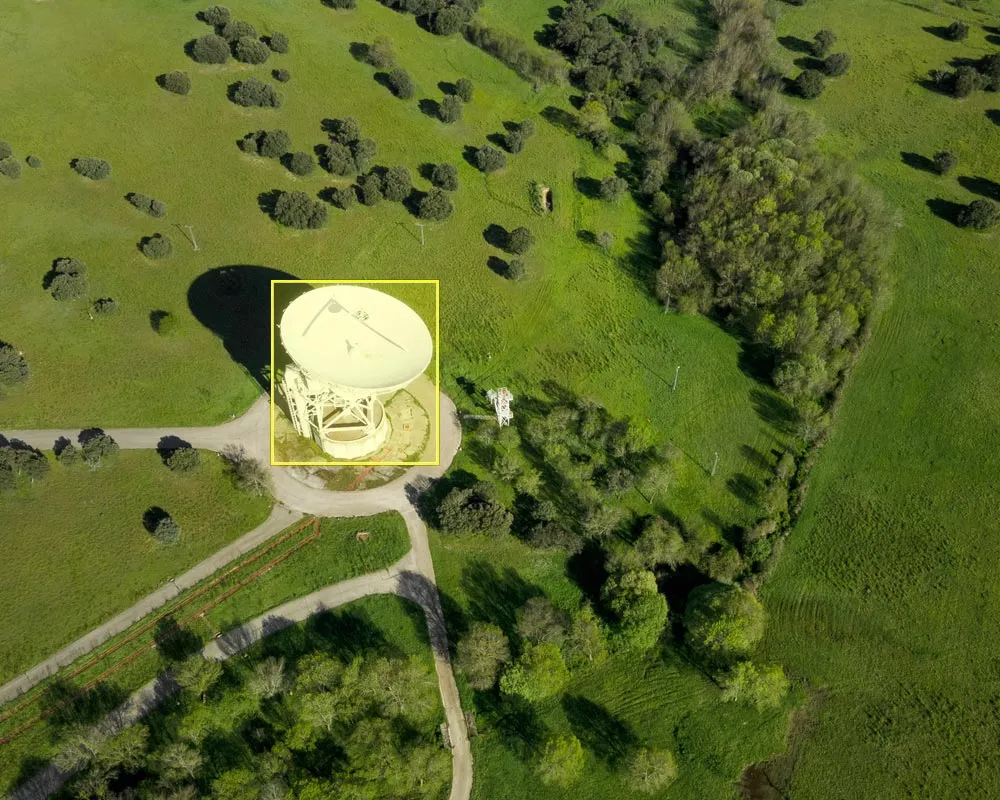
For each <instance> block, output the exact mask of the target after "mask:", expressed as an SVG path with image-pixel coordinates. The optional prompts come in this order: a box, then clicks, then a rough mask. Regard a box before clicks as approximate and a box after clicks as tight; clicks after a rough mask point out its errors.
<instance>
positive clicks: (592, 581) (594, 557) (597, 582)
mask: <svg viewBox="0 0 1000 800" xmlns="http://www.w3.org/2000/svg"><path fill="white" fill-rule="evenodd" d="M605 563H606V559H605V558H604V550H602V549H601V547H600V545H598V544H597V543H596V542H593V541H587V542H585V543H584V545H583V548H582V549H581V550H580V552H579V553H574V554H573V555H572V556H570V558H569V560H567V561H566V574H567V575H568V576H569V578H570V580H572V581H573V583H575V584H576V585H577V586H579V587H580V589H581V591H582V592H583V593H584V594H585V595H586V596H587V599H588V600H590V602H591V603H592V604H593V605H594V607H595V608H599V607H600V600H601V587H602V586H604V583H605V581H607V579H608V570H607V567H606V566H605Z"/></svg>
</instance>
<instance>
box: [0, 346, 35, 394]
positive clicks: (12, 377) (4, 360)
mask: <svg viewBox="0 0 1000 800" xmlns="http://www.w3.org/2000/svg"><path fill="white" fill-rule="evenodd" d="M28 374H29V370H28V362H27V361H26V360H25V358H24V355H23V354H22V353H19V352H18V351H17V349H16V348H14V347H13V346H12V345H9V344H7V343H6V342H0V383H2V384H5V385H7V386H12V385H14V384H15V383H24V382H25V381H26V380H28Z"/></svg>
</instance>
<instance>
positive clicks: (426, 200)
mask: <svg viewBox="0 0 1000 800" xmlns="http://www.w3.org/2000/svg"><path fill="white" fill-rule="evenodd" d="M454 210H455V209H454V206H453V205H452V203H451V198H450V197H448V193H447V192H445V191H444V190H443V189H438V188H434V189H431V190H430V191H429V192H428V193H427V194H425V195H424V196H423V197H421V198H420V202H419V203H418V204H417V216H419V217H420V218H421V219H430V220H445V219H448V217H450V216H451V214H452V212H453V211H454Z"/></svg>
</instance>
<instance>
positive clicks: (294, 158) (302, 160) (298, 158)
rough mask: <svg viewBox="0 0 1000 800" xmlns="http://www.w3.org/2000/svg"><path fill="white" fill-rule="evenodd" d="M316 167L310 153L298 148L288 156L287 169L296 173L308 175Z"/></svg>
mask: <svg viewBox="0 0 1000 800" xmlns="http://www.w3.org/2000/svg"><path fill="white" fill-rule="evenodd" d="M314 169H316V159H315V158H313V155H312V153H307V152H305V151H304V150H299V151H297V152H295V153H292V154H291V155H290V156H289V157H288V170H289V172H293V173H294V174H296V175H308V174H309V173H310V172H312V171H313V170H314Z"/></svg>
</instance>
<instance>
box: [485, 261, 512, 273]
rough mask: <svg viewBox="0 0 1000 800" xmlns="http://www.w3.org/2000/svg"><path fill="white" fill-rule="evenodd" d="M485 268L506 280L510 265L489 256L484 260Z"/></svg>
mask: <svg viewBox="0 0 1000 800" xmlns="http://www.w3.org/2000/svg"><path fill="white" fill-rule="evenodd" d="M486 266H487V267H489V268H490V270H491V271H492V272H494V273H496V274H497V275H499V276H500V277H501V278H506V277H507V274H508V273H509V272H510V264H508V263H507V262H506V261H504V260H503V259H502V258H498V257H497V256H490V257H489V258H488V259H486Z"/></svg>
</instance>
